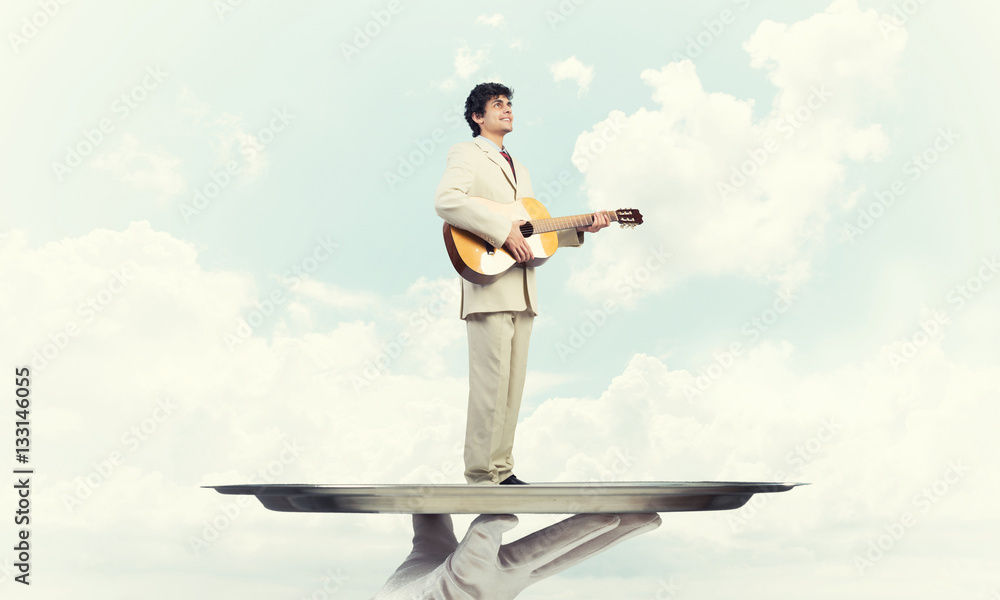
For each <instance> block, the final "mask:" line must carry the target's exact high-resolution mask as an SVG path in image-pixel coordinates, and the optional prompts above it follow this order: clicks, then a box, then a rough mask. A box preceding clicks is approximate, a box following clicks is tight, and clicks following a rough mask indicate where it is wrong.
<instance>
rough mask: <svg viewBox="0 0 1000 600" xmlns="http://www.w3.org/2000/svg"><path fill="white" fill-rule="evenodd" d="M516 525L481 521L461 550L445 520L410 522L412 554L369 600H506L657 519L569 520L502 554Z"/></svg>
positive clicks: (495, 518) (505, 518) (499, 518)
mask: <svg viewBox="0 0 1000 600" xmlns="http://www.w3.org/2000/svg"><path fill="white" fill-rule="evenodd" d="M515 525H517V517H515V516H514V515H480V516H478V517H476V520H474V521H473V522H472V524H471V525H470V526H469V531H468V532H466V534H465V539H463V540H462V543H461V544H459V543H458V541H457V540H456V538H455V532H454V526H453V525H452V522H451V515H413V551H412V552H411V553H410V555H409V556H408V557H407V558H406V560H405V561H403V564H402V565H400V566H399V568H398V569H396V572H395V573H393V574H392V577H390V578H389V581H387V582H386V584H385V585H384V586H383V587H382V589H381V590H379V592H378V594H377V595H376V596H375V600H468V599H473V598H475V599H488V600H509V599H511V598H514V597H516V596H517V595H518V594H519V593H521V591H522V590H524V588H526V587H528V586H529V585H531V584H533V583H535V582H538V581H541V580H542V579H545V578H546V577H549V576H551V575H555V574H556V573H559V572H561V571H563V570H565V569H568V568H569V567H571V566H573V565H575V564H577V563H579V562H582V561H584V560H586V559H588V558H590V557H591V556H594V555H596V554H600V553H601V552H603V551H604V550H607V549H608V548H610V547H612V546H614V545H615V544H617V543H619V542H622V541H625V540H627V539H628V538H630V537H634V536H636V535H639V534H640V533H645V532H647V531H652V530H653V529H656V528H657V527H659V526H660V517H659V515H657V514H655V513H653V514H622V515H612V514H602V515H575V516H573V517H570V518H568V519H565V520H563V521H560V522H559V523H556V524H555V525H550V526H549V527H546V528H545V529H542V530H541V531H536V532H535V533H532V534H531V535H528V536H526V537H524V538H522V539H520V540H517V541H516V542H512V543H510V544H507V545H506V546H501V544H500V542H501V536H502V535H503V534H504V533H505V532H507V531H510V530H511V529H513V528H514V526H515Z"/></svg>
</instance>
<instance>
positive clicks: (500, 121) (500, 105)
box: [472, 96, 514, 137]
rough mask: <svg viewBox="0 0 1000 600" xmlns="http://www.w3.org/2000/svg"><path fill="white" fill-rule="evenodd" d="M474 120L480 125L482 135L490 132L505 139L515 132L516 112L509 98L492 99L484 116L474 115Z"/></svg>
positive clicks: (498, 97)
mask: <svg viewBox="0 0 1000 600" xmlns="http://www.w3.org/2000/svg"><path fill="white" fill-rule="evenodd" d="M472 120H473V121H475V122H476V123H478V124H479V128H480V129H481V130H482V131H481V132H480V133H487V132H489V133H493V134H496V135H499V136H501V137H503V136H504V135H505V134H508V133H510V132H511V131H514V112H513V107H512V105H511V103H510V100H508V99H507V96H496V97H494V98H490V101H489V102H487V103H486V108H485V109H484V110H483V114H482V115H481V116H480V115H476V114H473V115H472Z"/></svg>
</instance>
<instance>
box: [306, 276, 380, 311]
mask: <svg viewBox="0 0 1000 600" xmlns="http://www.w3.org/2000/svg"><path fill="white" fill-rule="evenodd" d="M295 292H296V293H297V294H299V295H300V296H302V297H303V298H308V299H310V300H315V301H317V302H319V303H321V304H323V305H325V306H330V307H333V308H347V309H360V308H371V307H373V305H375V304H376V303H377V302H378V296H377V295H375V294H372V293H369V292H355V291H351V290H345V289H343V288H341V287H339V286H336V285H333V284H332V283H326V282H323V281H319V280H317V279H303V280H301V281H299V282H298V285H296V286H295Z"/></svg>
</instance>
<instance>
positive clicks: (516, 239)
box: [503, 221, 535, 263]
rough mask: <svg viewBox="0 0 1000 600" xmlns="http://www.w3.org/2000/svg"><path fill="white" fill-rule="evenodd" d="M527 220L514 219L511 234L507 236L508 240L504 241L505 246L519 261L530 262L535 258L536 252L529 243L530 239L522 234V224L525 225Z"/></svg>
mask: <svg viewBox="0 0 1000 600" xmlns="http://www.w3.org/2000/svg"><path fill="white" fill-rule="evenodd" d="M526 222H527V221H514V222H513V223H512V224H511V226H510V235H508V236H507V241H506V242H504V243H503V247H504V248H506V249H507V252H510V255H511V256H513V257H514V260H516V261H517V262H519V263H523V262H528V261H529V260H531V259H533V258H535V255H534V253H533V252H532V251H531V246H529V245H528V241H527V240H525V239H524V236H523V235H521V225H524V224H525V223H526Z"/></svg>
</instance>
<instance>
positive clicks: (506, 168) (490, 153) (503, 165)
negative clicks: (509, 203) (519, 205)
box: [473, 138, 517, 192]
mask: <svg viewBox="0 0 1000 600" xmlns="http://www.w3.org/2000/svg"><path fill="white" fill-rule="evenodd" d="M473 141H474V142H476V145H477V146H479V148H480V149H481V150H482V151H483V152H485V153H486V156H487V158H489V159H490V160H492V161H493V162H494V164H496V166H498V167H500V170H501V171H503V174H504V176H505V177H507V182H508V183H510V186H511V187H512V188H514V191H515V192H516V191H517V180H516V179H514V173H513V171H511V170H510V165H509V164H507V159H506V158H504V157H503V155H502V154H500V151H499V150H497V149H496V148H494V147H493V145H492V144H490V143H489V142H484V141H483V140H480V139H479V138H476V139H474V140H473Z"/></svg>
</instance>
